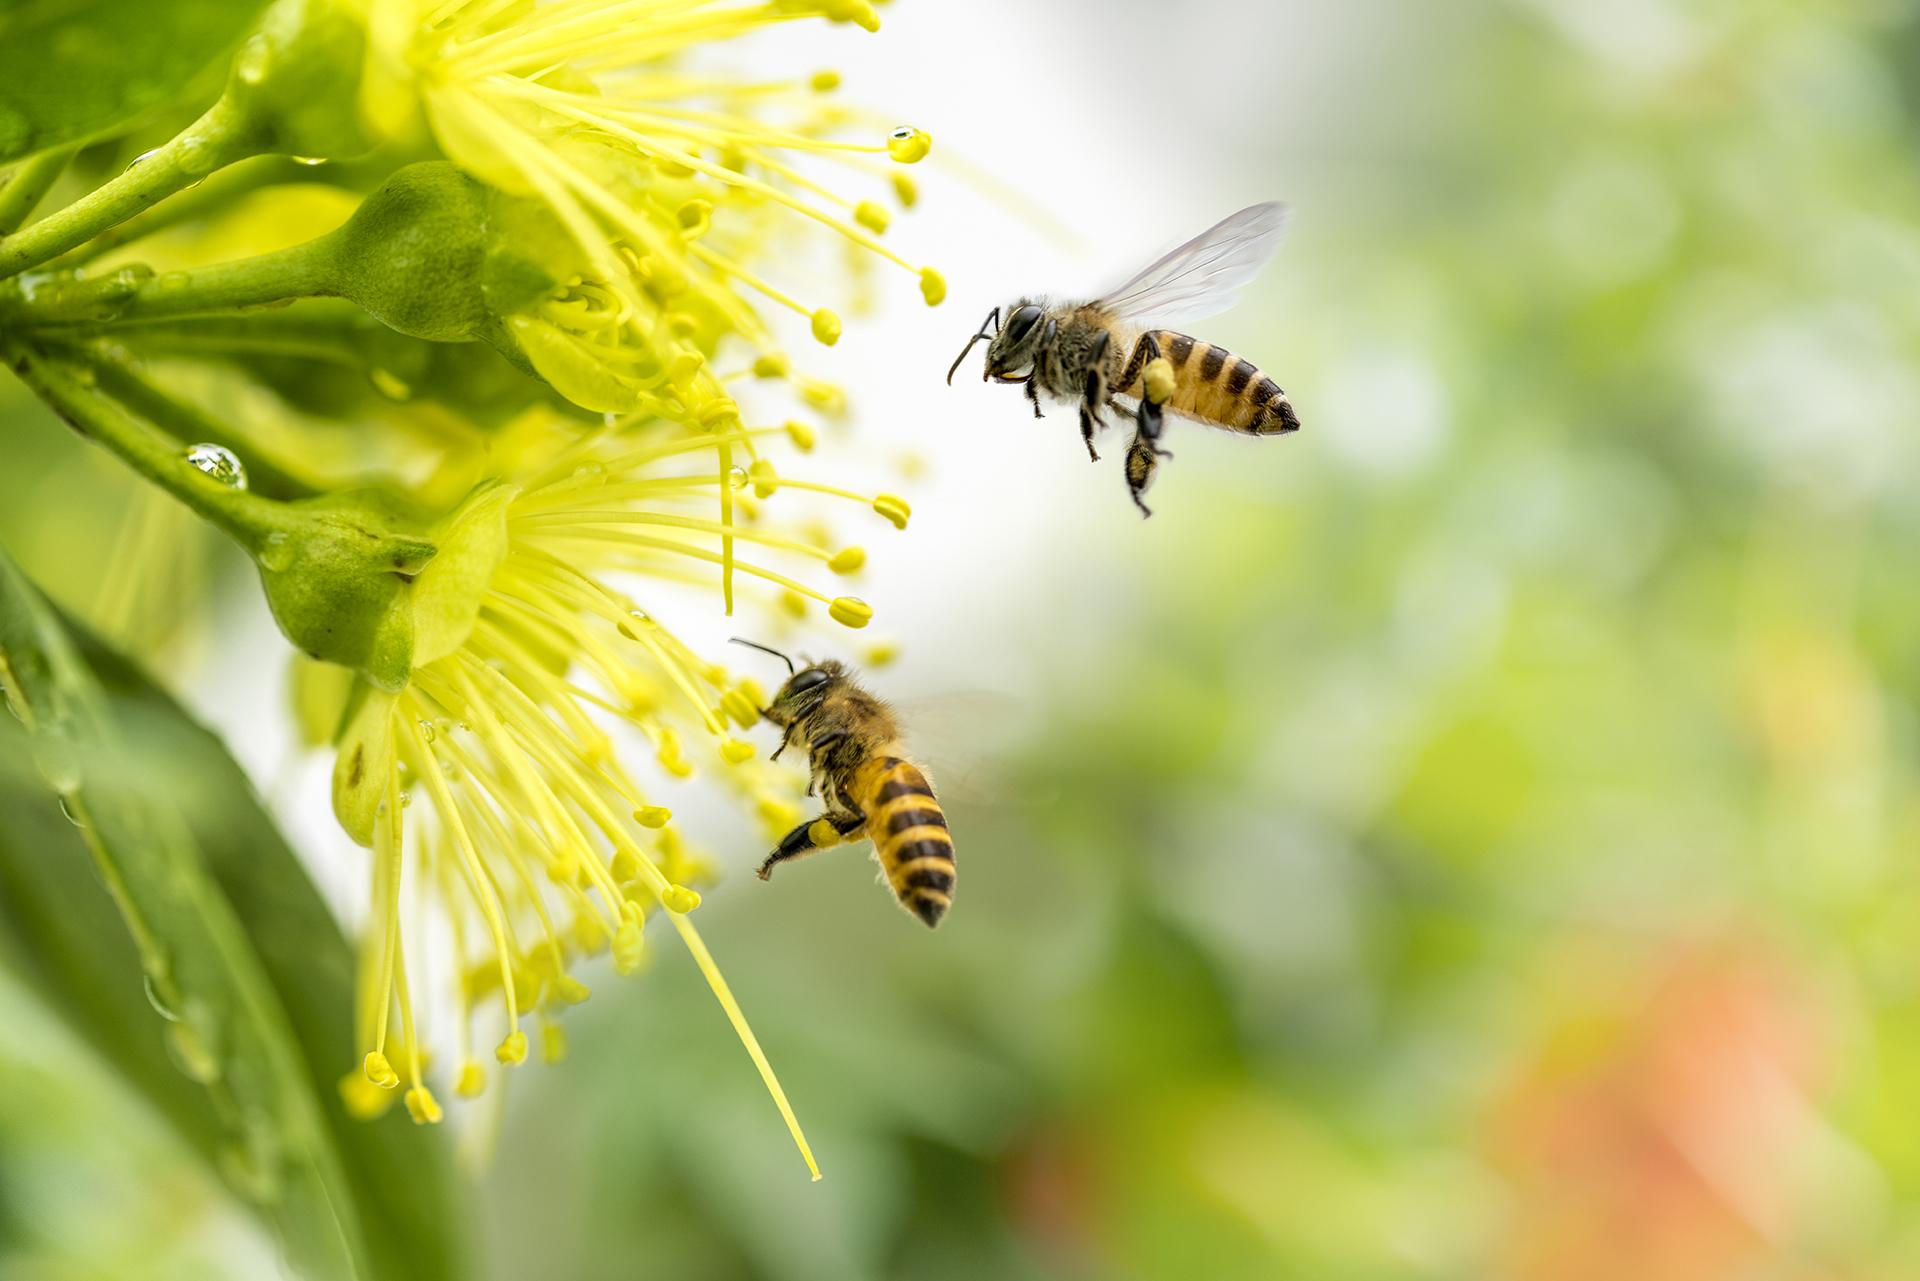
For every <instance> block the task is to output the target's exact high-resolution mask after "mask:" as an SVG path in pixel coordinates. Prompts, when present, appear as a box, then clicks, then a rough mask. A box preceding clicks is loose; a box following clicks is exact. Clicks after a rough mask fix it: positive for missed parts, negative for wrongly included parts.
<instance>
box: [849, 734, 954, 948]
mask: <svg viewBox="0 0 1920 1281" xmlns="http://www.w3.org/2000/svg"><path fill="white" fill-rule="evenodd" d="M854 782H855V790H856V791H857V792H858V797H857V802H858V804H859V806H860V808H861V810H862V812H864V813H865V814H866V816H867V837H868V839H869V840H871V841H872V842H873V851H874V854H875V856H876V857H878V858H879V860H880V867H881V869H882V870H883V871H884V872H885V873H886V875H887V884H889V885H891V886H892V887H893V892H894V893H895V894H897V895H898V896H899V897H900V904H901V906H903V907H905V908H906V909H907V910H908V911H909V912H912V913H913V914H914V915H915V916H917V917H919V918H920V919H921V920H923V921H925V922H926V923H927V924H928V925H938V924H940V918H941V917H943V916H945V915H946V914H947V908H949V907H950V906H952V904H953V871H954V868H953V836H952V834H951V833H949V832H948V831H947V816H946V815H945V814H942V813H941V812H940V802H938V801H936V800H934V799H933V787H932V785H931V784H929V783H928V782H927V776H926V775H925V774H922V773H921V772H920V770H919V767H918V766H916V765H914V763H913V762H912V761H906V760H902V759H901V758H899V757H898V756H879V757H875V758H874V759H873V760H872V761H870V762H868V763H867V764H866V765H864V766H862V767H861V770H860V773H859V774H858V775H857V776H856V778H855V780H854Z"/></svg>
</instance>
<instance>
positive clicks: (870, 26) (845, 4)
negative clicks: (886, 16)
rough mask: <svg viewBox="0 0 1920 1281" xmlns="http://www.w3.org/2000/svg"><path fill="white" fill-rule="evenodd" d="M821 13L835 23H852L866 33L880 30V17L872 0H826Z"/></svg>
mask: <svg viewBox="0 0 1920 1281" xmlns="http://www.w3.org/2000/svg"><path fill="white" fill-rule="evenodd" d="M820 12H822V13H824V14H826V15H827V17H829V18H831V19H833V21H835V22H851V23H853V24H854V25H855V26H857V27H860V28H862V29H863V30H866V31H878V30H879V29H880V15H879V14H877V13H875V12H874V11H873V5H872V4H871V3H870V0H826V3H825V4H823V5H821V6H820Z"/></svg>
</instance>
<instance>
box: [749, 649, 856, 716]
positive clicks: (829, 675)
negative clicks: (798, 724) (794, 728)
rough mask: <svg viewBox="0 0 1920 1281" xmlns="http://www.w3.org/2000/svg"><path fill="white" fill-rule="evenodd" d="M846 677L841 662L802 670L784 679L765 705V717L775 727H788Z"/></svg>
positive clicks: (820, 664) (817, 665)
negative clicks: (785, 681)
mask: <svg viewBox="0 0 1920 1281" xmlns="http://www.w3.org/2000/svg"><path fill="white" fill-rule="evenodd" d="M846 678H847V668H846V665H845V664H844V663H836V662H834V661H832V660H831V659H829V660H828V661H826V662H823V663H813V664H811V665H809V666H807V667H803V668H801V669H800V670H799V671H797V672H795V673H794V674H793V675H792V676H789V677H788V678H787V683H786V684H784V685H782V686H781V687H780V690H779V692H778V693H776V694H775V695H774V696H773V702H772V703H771V704H769V705H768V707H767V710H766V713H765V715H766V718H767V719H768V720H770V721H772V722H773V723H774V724H776V725H791V724H792V723H793V722H794V721H796V720H799V719H800V718H801V717H802V716H805V715H806V714H807V713H808V712H810V711H812V710H813V709H814V708H815V707H818V706H819V705H820V700H822V699H823V698H825V697H826V696H827V691H828V690H830V689H832V688H833V687H834V686H835V685H837V684H839V683H840V682H841V681H843V680H845V679H846Z"/></svg>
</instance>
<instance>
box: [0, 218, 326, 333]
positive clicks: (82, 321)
mask: <svg viewBox="0 0 1920 1281" xmlns="http://www.w3.org/2000/svg"><path fill="white" fill-rule="evenodd" d="M334 282H335V273H334V270H333V254H332V243H331V242H330V241H329V240H328V239H327V238H326V237H322V238H320V239H319V240H311V241H308V242H307V243H306V244H303V245H294V246H292V247H290V248H287V249H280V250H276V251H275V252H273V253H270V254H261V255H260V256H259V257H257V258H242V259H240V260H238V261H237V262H223V263H217V264H215V265H214V266H211V267H200V268H197V269H195V270H193V271H170V272H167V273H166V274H165V275H162V276H154V275H152V274H151V273H150V272H146V271H144V270H143V269H135V268H125V267H123V268H121V269H120V270H119V271H117V272H114V273H113V274H111V275H106V276H101V277H99V278H97V279H92V280H83V279H73V278H68V279H63V280H52V281H36V282H35V283H34V285H33V287H32V288H30V289H22V288H10V289H0V329H4V328H17V329H25V330H50V329H58V328H73V327H80V328H93V327H98V326H102V325H109V324H112V325H120V324H130V323H136V322H139V321H146V320H172V319H176V318H178V317H181V316H202V315H208V314H213V313H219V312H230V311H244V310H246V309H248V308H250V307H271V306H275V305H278V304H282V303H288V302H292V301H293V300H294V299H296V298H321V297H330V296H333V295H334V294H336V293H337V292H338V290H337V288H336V286H335V283H334Z"/></svg>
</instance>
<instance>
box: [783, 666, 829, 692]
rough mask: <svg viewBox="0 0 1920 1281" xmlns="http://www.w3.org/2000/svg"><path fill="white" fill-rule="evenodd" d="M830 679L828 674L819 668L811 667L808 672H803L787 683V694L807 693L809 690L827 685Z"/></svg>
mask: <svg viewBox="0 0 1920 1281" xmlns="http://www.w3.org/2000/svg"><path fill="white" fill-rule="evenodd" d="M828 679H829V678H828V676H827V674H826V673H825V672H823V671H821V670H820V669H819V668H818V667H809V668H808V669H807V670H806V671H804V672H801V673H800V674H799V675H798V676H795V677H794V678H793V679H792V680H790V681H788V682H787V693H789V694H802V693H805V692H806V691H807V690H810V689H813V688H815V687H816V686H820V685H824V684H826V683H827V680H828Z"/></svg>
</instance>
